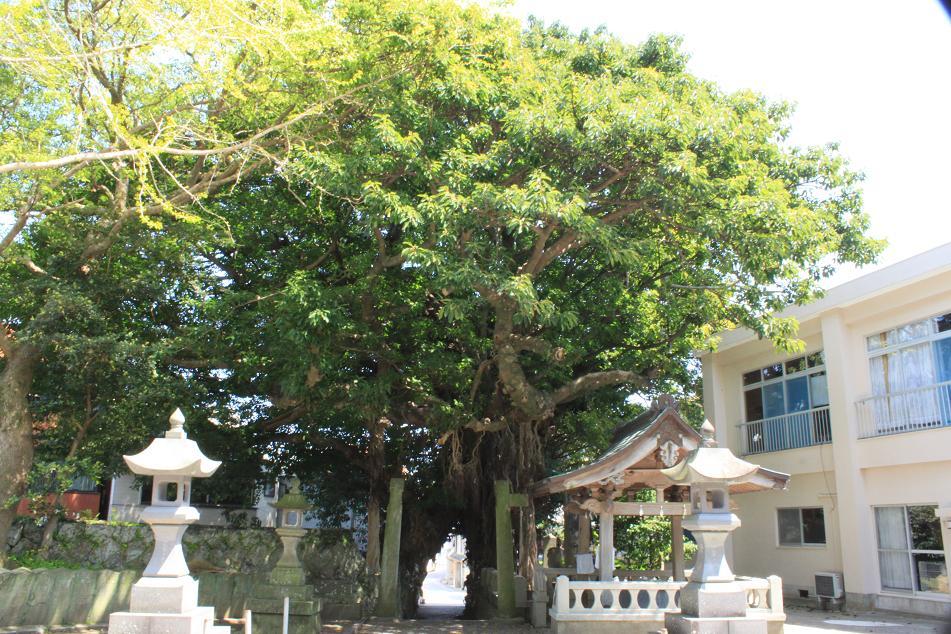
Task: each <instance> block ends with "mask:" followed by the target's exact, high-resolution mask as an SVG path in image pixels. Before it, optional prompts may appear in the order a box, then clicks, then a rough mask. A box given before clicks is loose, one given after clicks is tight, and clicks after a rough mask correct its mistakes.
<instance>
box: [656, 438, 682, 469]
mask: <svg viewBox="0 0 951 634" xmlns="http://www.w3.org/2000/svg"><path fill="white" fill-rule="evenodd" d="M659 456H660V461H661V463H663V465H664V466H665V467H672V466H674V465H675V464H677V462H678V461H679V460H680V447H678V446H677V445H676V444H675V443H674V442H673V441H671V440H668V441H667V442H665V443H663V444H662V445H661V446H660V451H659Z"/></svg>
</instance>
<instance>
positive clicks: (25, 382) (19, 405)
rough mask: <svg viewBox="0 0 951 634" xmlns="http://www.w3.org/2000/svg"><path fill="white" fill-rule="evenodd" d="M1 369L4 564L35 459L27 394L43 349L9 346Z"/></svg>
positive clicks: (0, 554) (0, 543) (0, 550)
mask: <svg viewBox="0 0 951 634" xmlns="http://www.w3.org/2000/svg"><path fill="white" fill-rule="evenodd" d="M9 348H10V349H9V350H8V353H7V354H6V355H5V357H4V363H5V365H4V367H3V370H2V371H0V565H3V564H5V563H6V556H7V534H8V533H9V532H10V526H11V525H12V524H13V518H14V516H15V514H16V504H12V505H11V504H8V502H10V501H13V500H15V499H16V498H18V497H20V496H22V495H23V493H24V492H25V488H26V478H27V474H28V473H29V470H30V465H31V464H32V463H33V421H32V418H31V417H30V410H29V407H28V400H27V396H28V395H29V392H30V386H31V385H32V383H33V371H34V370H35V369H36V365H37V363H38V362H39V356H40V355H39V351H38V350H37V349H36V348H34V347H33V346H31V345H28V344H23V343H21V344H17V345H15V346H9Z"/></svg>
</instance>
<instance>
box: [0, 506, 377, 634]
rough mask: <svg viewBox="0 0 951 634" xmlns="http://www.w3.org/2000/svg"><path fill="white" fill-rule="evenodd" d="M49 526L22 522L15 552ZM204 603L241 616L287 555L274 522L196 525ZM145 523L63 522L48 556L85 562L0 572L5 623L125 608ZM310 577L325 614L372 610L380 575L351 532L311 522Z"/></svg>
mask: <svg viewBox="0 0 951 634" xmlns="http://www.w3.org/2000/svg"><path fill="white" fill-rule="evenodd" d="M41 534H42V529H40V528H38V527H36V526H34V525H33V524H32V523H30V522H19V523H17V524H16V525H15V526H14V528H13V529H12V530H11V532H10V535H9V536H8V544H9V545H10V550H11V552H13V553H22V552H26V551H30V550H34V549H36V548H37V547H38V545H39V540H40V536H41ZM182 541H183V543H184V546H185V553H186V559H187V560H188V562H189V567H190V568H191V570H192V574H193V576H195V577H196V578H198V579H199V600H200V604H201V605H213V606H215V609H216V613H217V615H218V616H219V617H222V616H229V615H230V616H240V614H241V613H242V611H243V610H244V606H245V602H246V601H247V599H248V598H249V596H248V595H249V592H250V587H251V584H252V583H253V581H254V580H255V579H261V578H263V577H264V575H266V574H267V573H268V572H270V570H271V568H273V567H274V564H275V563H276V562H277V560H278V558H279V557H280V554H281V545H280V539H279V538H278V537H277V534H276V533H275V532H274V530H273V529H267V528H251V529H228V528H220V527H209V526H191V527H189V529H188V531H186V533H185V537H184V539H183V540H182ZM152 545H153V538H152V531H151V530H150V529H149V527H148V526H146V525H144V524H134V525H112V524H95V523H91V524H87V523H83V522H63V523H62V524H61V525H60V527H59V530H58V531H57V533H56V535H55V536H54V538H53V544H52V546H51V548H50V552H49V558H51V559H56V560H61V561H64V562H67V563H69V564H71V565H77V566H80V567H81V569H79V570H62V569H45V570H33V571H28V570H26V569H20V570H17V571H5V570H0V626H3V625H59V624H73V623H101V622H105V621H106V620H108V614H109V613H110V612H113V611H116V610H121V609H127V608H128V605H129V603H128V602H129V590H130V588H131V586H132V584H133V583H134V582H135V581H136V580H137V579H138V578H139V576H140V575H141V571H142V570H143V569H144V568H145V564H146V563H147V562H148V559H149V557H150V556H151V554H152ZM298 553H299V557H300V560H301V562H302V563H303V566H304V570H305V571H306V573H307V580H308V582H309V583H312V584H314V586H315V590H316V593H317V595H318V596H320V597H321V598H322V599H323V605H324V618H325V619H333V618H344V617H345V618H359V617H361V616H364V615H366V614H369V613H371V611H372V609H373V604H374V602H375V597H376V595H375V584H374V580H373V579H371V577H370V576H369V575H368V574H367V570H366V561H365V560H364V558H363V556H362V555H361V554H360V552H359V551H358V550H357V548H356V545H355V544H354V541H353V539H352V537H351V536H350V534H349V532H348V531H343V530H312V531H309V532H308V534H307V536H306V537H305V538H304V540H303V541H302V543H301V546H300V549H299V551H298Z"/></svg>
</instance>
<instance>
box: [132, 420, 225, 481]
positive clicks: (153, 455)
mask: <svg viewBox="0 0 951 634" xmlns="http://www.w3.org/2000/svg"><path fill="white" fill-rule="evenodd" d="M168 422H169V429H168V431H167V432H165V435H164V436H159V437H158V438H154V439H152V443H151V444H150V445H149V446H148V447H146V448H145V449H144V450H143V451H140V452H139V453H137V454H134V455H131V456H122V458H123V460H125V463H126V465H127V466H128V467H129V469H130V470H131V471H132V473H135V474H138V475H150V476H186V477H193V478H207V477H208V476H210V475H211V474H213V473H214V472H215V471H216V470H217V469H218V467H219V466H221V462H220V461H219V460H212V459H211V458H209V457H207V456H206V455H205V454H203V453H202V452H201V449H199V448H198V443H196V442H195V441H194V440H189V439H188V435H187V434H186V433H185V429H184V425H185V416H184V415H183V414H182V410H180V409H177V408H176V409H175V411H174V412H172V415H171V416H170V417H169V419H168Z"/></svg>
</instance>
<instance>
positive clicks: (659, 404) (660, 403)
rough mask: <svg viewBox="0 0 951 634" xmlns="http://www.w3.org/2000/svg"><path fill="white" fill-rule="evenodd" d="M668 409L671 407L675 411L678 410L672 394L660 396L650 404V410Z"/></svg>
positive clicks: (678, 407) (677, 404)
mask: <svg viewBox="0 0 951 634" xmlns="http://www.w3.org/2000/svg"><path fill="white" fill-rule="evenodd" d="M668 407H673V408H674V409H676V410H679V409H680V403H678V402H677V399H675V398H674V396H673V394H660V395H658V397H657V398H655V399H654V400H653V401H652V402H651V409H656V410H662V409H667V408H668Z"/></svg>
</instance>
